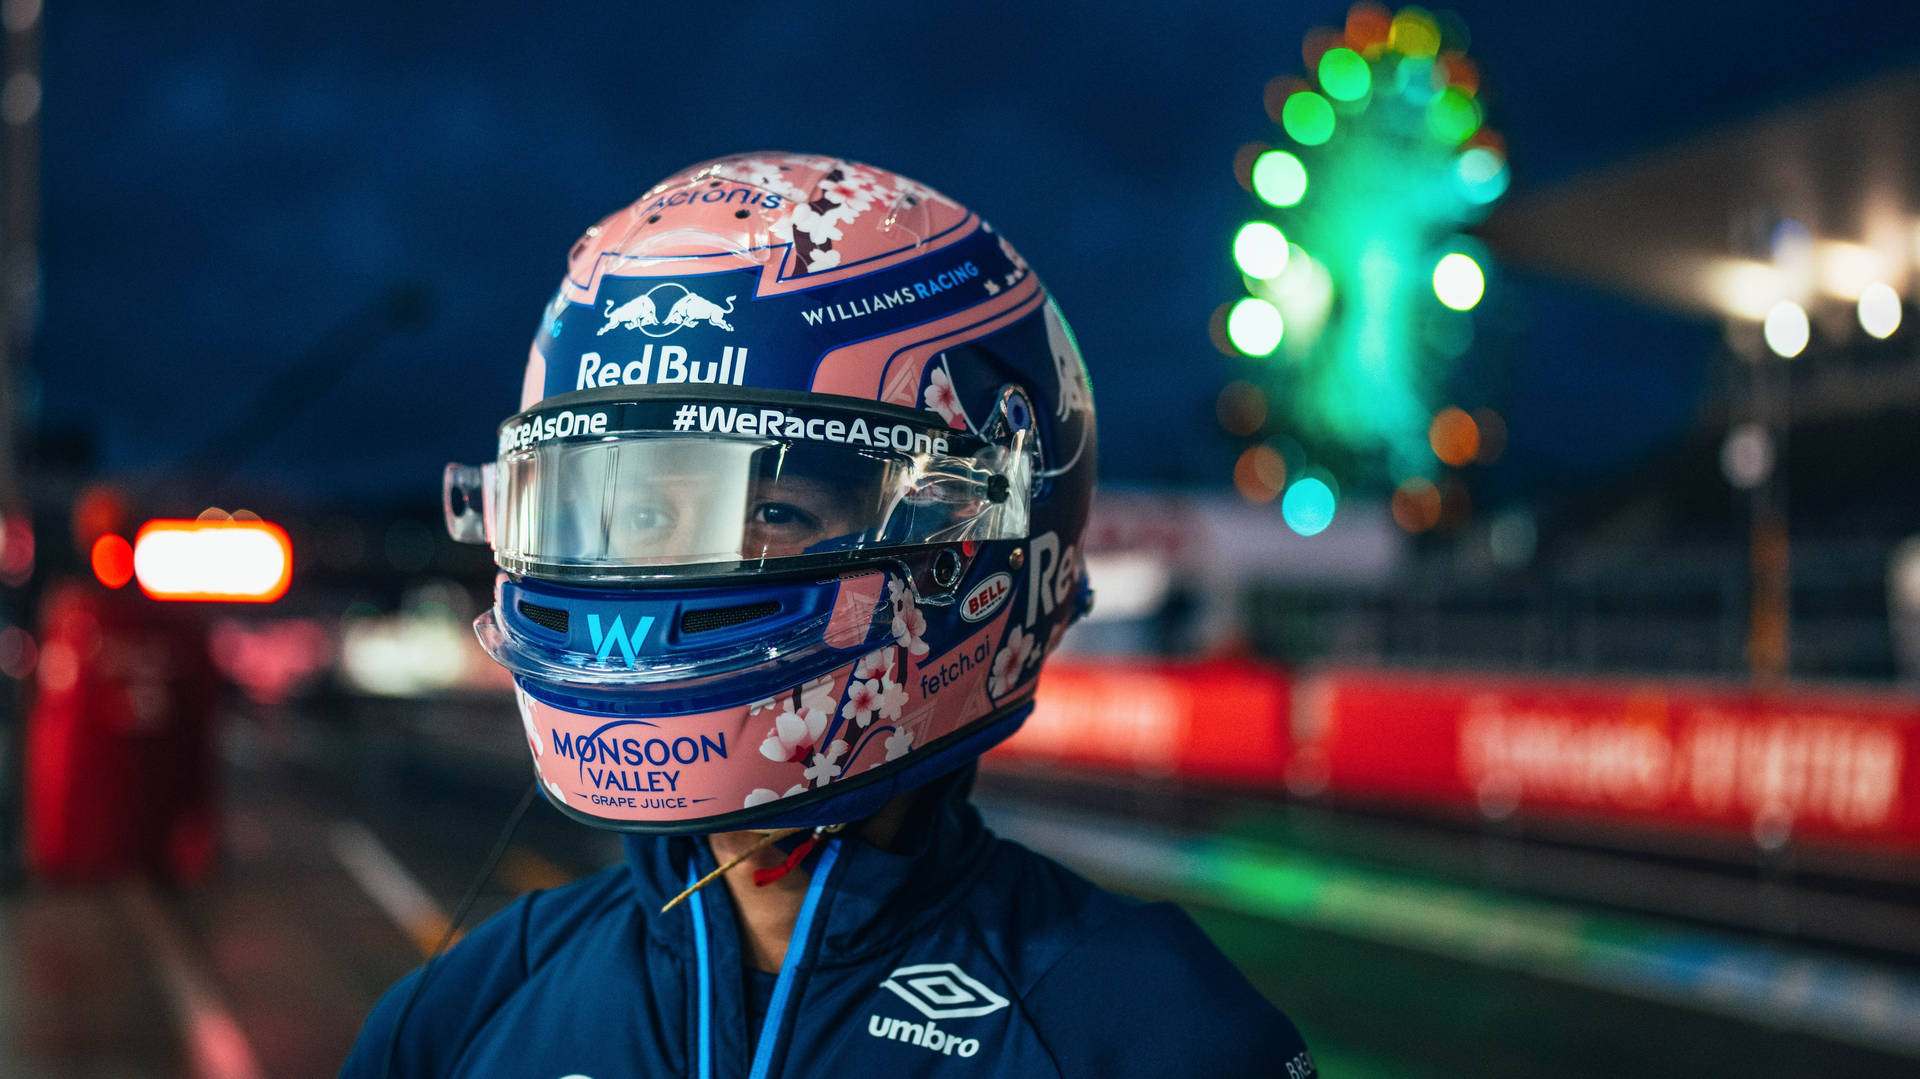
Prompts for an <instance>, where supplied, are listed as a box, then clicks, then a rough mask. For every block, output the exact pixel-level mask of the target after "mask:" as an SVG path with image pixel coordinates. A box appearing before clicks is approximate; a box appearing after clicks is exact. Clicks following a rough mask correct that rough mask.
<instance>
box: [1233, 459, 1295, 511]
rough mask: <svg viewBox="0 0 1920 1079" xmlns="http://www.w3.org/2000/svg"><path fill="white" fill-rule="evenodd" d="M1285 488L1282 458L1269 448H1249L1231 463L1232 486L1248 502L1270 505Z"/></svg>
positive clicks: (1285, 469)
mask: <svg viewBox="0 0 1920 1079" xmlns="http://www.w3.org/2000/svg"><path fill="white" fill-rule="evenodd" d="M1286 485H1287V462H1286V459H1285V458H1283V457H1281V456H1280V454H1279V451H1277V450H1275V449H1274V448H1273V447H1272V446H1249V447H1247V449H1246V452H1244V453H1242V454H1241V455H1240V459H1239V460H1237V461H1235V462H1234V463H1233V487H1234V489H1235V490H1237V491H1239V492H1240V497H1242V498H1244V499H1246V500H1247V501H1249V502H1271V501H1273V500H1274V499H1276V498H1278V497H1280V492H1281V491H1282V490H1283V489H1285V487H1286Z"/></svg>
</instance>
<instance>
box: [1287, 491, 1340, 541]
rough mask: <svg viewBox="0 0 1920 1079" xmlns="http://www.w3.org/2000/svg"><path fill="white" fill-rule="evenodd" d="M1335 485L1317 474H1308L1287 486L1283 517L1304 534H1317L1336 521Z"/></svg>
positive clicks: (1288, 523)
mask: <svg viewBox="0 0 1920 1079" xmlns="http://www.w3.org/2000/svg"><path fill="white" fill-rule="evenodd" d="M1335 503H1336V499H1335V497H1334V494H1333V488H1332V487H1330V486H1328V485H1327V482H1326V481H1325V480H1322V479H1320V478H1319V477H1317V476H1307V477H1305V478H1303V479H1300V480H1298V481H1296V482H1295V483H1294V485H1293V486H1291V487H1289V488H1287V494H1286V497H1284V498H1282V499H1281V500H1280V516H1281V517H1283V518H1285V519H1286V522H1287V527H1288V528H1291V529H1293V530H1294V531H1295V532H1298V533H1300V534H1301V535H1303V536H1317V535H1319V534H1320V533H1322V532H1325V531H1326V530H1327V526H1328V525H1330V524H1332V523H1333V512H1334V509H1335Z"/></svg>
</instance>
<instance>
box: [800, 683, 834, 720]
mask: <svg viewBox="0 0 1920 1079" xmlns="http://www.w3.org/2000/svg"><path fill="white" fill-rule="evenodd" d="M837 699H838V698H837V697H836V696H835V695H834V692H833V676H832V675H830V674H827V675H822V676H820V677H819V678H816V679H814V680H813V681H811V682H808V683H807V684H806V685H804V686H801V687H800V703H801V705H802V706H804V707H807V708H812V709H815V710H816V711H819V712H822V713H825V714H826V715H828V716H832V715H833V702H834V701H835V700H837Z"/></svg>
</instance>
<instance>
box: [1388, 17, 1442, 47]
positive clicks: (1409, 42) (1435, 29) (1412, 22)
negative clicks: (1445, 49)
mask: <svg viewBox="0 0 1920 1079" xmlns="http://www.w3.org/2000/svg"><path fill="white" fill-rule="evenodd" d="M1387 44H1389V45H1392V46H1393V48H1394V50H1395V51H1396V52H1400V53H1404V54H1405V55H1407V56H1432V55H1434V54H1435V53H1437V52H1439V51H1440V26H1439V24H1438V23H1436V22H1434V21H1433V16H1432V15H1429V14H1427V13H1426V12H1425V11H1422V10H1421V9H1419V8H1417V7H1408V8H1402V9H1400V14H1398V15H1395V16H1394V17H1393V23H1392V24H1391V26H1390V27H1389V29H1388V31H1387Z"/></svg>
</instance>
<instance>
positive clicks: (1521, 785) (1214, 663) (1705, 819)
mask: <svg viewBox="0 0 1920 1079" xmlns="http://www.w3.org/2000/svg"><path fill="white" fill-rule="evenodd" d="M989 760H990V761H1004V762H1015V763H1025V764H1030V765H1049V764H1057V765H1063V766H1067V767H1072V768H1084V769H1090V770H1097V771H1117V772H1125V773H1130V774H1133V775H1139V776H1144V777H1148V778H1171V779H1180V780H1191V781H1196V782H1201V783H1208V784H1227V785H1233V786H1239V787H1243V788H1246V789H1248V790H1259V791H1264V792H1270V793H1275V794H1278V793H1283V792H1284V793H1287V794H1291V795H1293V796H1296V797H1307V798H1313V797H1322V796H1326V797H1330V798H1335V799H1339V800H1344V801H1351V802H1367V803H1373V804H1380V805H1398V806H1401V807H1404V808H1409V809H1414V810H1421V809H1427V810H1432V811H1436V812H1443V813H1446V814H1449V815H1453V814H1458V813H1460V812H1469V813H1477V814H1479V815H1481V816H1484V817H1486V818H1489V819H1496V820H1497V819H1504V818H1508V817H1512V816H1515V815H1520V816H1525V817H1542V816H1559V817H1570V818H1573V817H1577V818H1582V819H1586V820H1590V821H1602V822H1605V823H1610V824H1615V825H1625V826H1629V827H1642V828H1648V827H1651V828H1661V829H1680V830H1684V831H1688V832H1693V833H1711V834H1718V835H1724V836H1729V837H1733V836H1738V837H1743V838H1746V839H1748V840H1750V841H1752V842H1755V843H1758V844H1759V845H1760V846H1762V847H1775V846H1779V845H1782V844H1784V843H1786V842H1787V840H1788V839H1789V838H1792V839H1795V840H1800V841H1805V840H1826V841H1836V842H1842V843H1848V844H1852V845H1864V846H1872V847H1878V848H1881V849H1887V848H1896V849H1903V850H1914V849H1920V766H1917V765H1916V762H1920V698H1916V697H1913V696H1903V695H1896V694H1892V693H1874V692H1869V691H1862V690H1856V689H1825V688H1814V687H1783V688H1779V689H1766V690H1762V689H1749V688H1746V687H1742V686H1735V685H1725V684H1713V683H1705V682H1684V681H1678V680H1671V681H1663V680H1651V679H1649V680H1630V679H1618V680H1610V679H1598V678H1595V679H1546V678H1538V679H1536V678H1521V677H1510V676H1501V675H1492V674H1432V673H1413V672H1397V671H1381V670H1366V669H1336V670H1327V671H1319V672H1313V673H1310V674H1299V675H1293V676H1289V675H1287V674H1285V673H1283V672H1280V671H1277V670H1274V669H1272V668H1269V667H1266V666H1263V665H1260V664H1256V663H1253V662H1251V661H1246V660H1238V659H1229V660H1207V661H1197V662H1154V661H1146V662H1120V661H1109V662H1093V661H1088V660H1081V659H1077V658H1076V659H1073V660H1068V659H1065V658H1063V659H1061V660H1056V661H1054V662H1053V663H1051V664H1049V665H1048V667H1047V670H1046V674H1045V675H1044V676H1043V678H1042V681H1041V685H1040V691H1039V698H1038V702H1037V704H1036V706H1035V709H1034V714H1033V716H1032V718H1030V719H1029V720H1028V721H1027V723H1026V725H1025V726H1024V727H1023V728H1022V729H1021V731H1020V732H1019V733H1018V734H1016V735H1015V736H1014V737H1013V738H1011V739H1009V740H1008V741H1007V743H1006V744H1005V745H1003V746H1002V747H1000V748H998V749H996V750H995V751H994V753H993V754H992V755H991V757H990V758H989Z"/></svg>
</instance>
